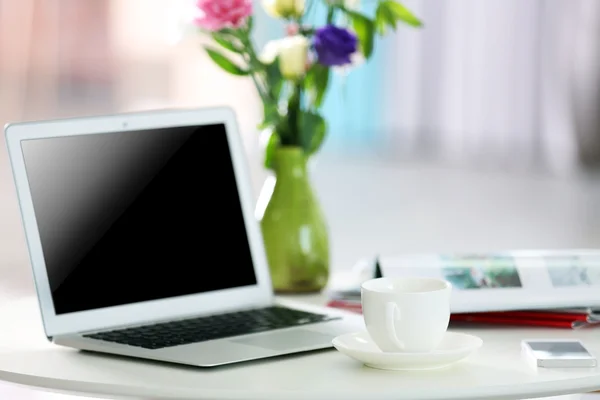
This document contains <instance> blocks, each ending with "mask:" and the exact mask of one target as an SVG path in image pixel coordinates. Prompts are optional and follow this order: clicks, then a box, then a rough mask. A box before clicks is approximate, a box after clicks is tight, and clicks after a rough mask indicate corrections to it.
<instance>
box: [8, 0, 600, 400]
mask: <svg viewBox="0 0 600 400" xmlns="http://www.w3.org/2000/svg"><path fill="white" fill-rule="evenodd" d="M371 3H373V2H369V1H368V0H365V1H364V5H363V7H364V8H365V12H368V11H369V7H370V6H371ZM403 3H404V4H405V5H406V6H408V7H409V8H410V9H412V10H413V11H414V12H415V13H416V14H417V15H418V16H419V17H420V18H421V19H422V20H423V21H424V22H425V27H424V28H422V29H419V30H415V29H411V28H405V27H400V28H399V30H398V32H397V33H396V34H395V35H392V36H391V37H389V38H386V39H385V40H381V41H379V42H377V43H376V51H375V57H374V58H373V59H372V60H371V61H370V62H369V63H368V64H366V65H363V66H361V67H359V68H357V69H356V70H354V71H352V72H351V73H350V74H349V75H342V74H340V75H338V76H336V77H335V79H334V87H333V89H332V90H331V91H330V93H329V96H328V98H327V99H326V104H325V114H326V117H327V118H328V120H329V122H330V132H329V136H328V139H327V142H326V144H325V147H324V149H323V151H322V152H321V153H320V154H319V156H318V157H316V158H315V160H314V162H313V177H312V178H313V181H314V184H315V186H316V190H317V192H318V195H319V197H320V199H321V202H322V204H323V207H324V209H325V213H326V215H327V218H328V221H329V226H330V231H331V238H332V252H333V254H332V258H333V266H332V267H333V268H334V270H340V269H344V268H350V267H351V266H352V265H353V264H354V263H355V262H356V261H357V260H358V259H360V258H362V257H371V256H373V255H375V254H393V253H405V252H432V251H487V250H506V249H532V248H535V249H547V248H548V249H563V248H596V247H598V245H600V175H599V174H598V172H597V166H599V165H600V41H599V40H598V38H599V37H600V1H598V0H529V1H522V0H444V1H440V0H405V1H404V2H403ZM193 13H194V2H193V0H192V1H190V0H127V1H123V0H120V1H117V0H85V1H81V0H19V1H15V0H0V123H1V124H5V123H7V122H11V121H24V120H38V119H47V118H58V117H71V116H81V115H94V114H106V113H114V112H126V111H137V110H148V109H159V108H173V107H202V106H212V105H223V104H226V105H230V106H232V107H233V108H234V109H235V111H236V112H237V115H238V119H239V124H240V126H241V128H242V135H243V139H244V143H245V146H246V150H247V154H248V162H249V168H250V169H251V171H252V179H253V187H254V190H255V194H256V196H257V197H258V195H259V193H260V190H261V186H262V184H263V182H264V179H265V178H266V177H267V173H266V172H265V171H264V170H263V168H262V164H261V162H262V154H261V147H260V142H259V135H258V132H257V129H256V128H255V127H256V124H257V122H258V121H259V120H260V118H261V115H260V112H261V107H260V104H259V101H258V99H257V96H256V95H255V93H254V88H253V86H252V84H251V82H248V81H247V80H245V79H242V78H236V77H232V76H230V75H226V74H224V73H223V72H222V71H221V70H219V69H218V68H217V67H216V66H214V64H213V63H211V62H210V61H209V60H208V59H207V58H206V56H205V55H204V54H203V52H202V51H201V47H200V44H201V42H202V40H203V39H202V38H200V37H199V35H197V34H196V32H194V30H193V29H190V28H189V26H188V25H187V24H186V23H187V22H188V21H189V19H190V17H191V16H193ZM256 15H257V16H256V18H257V22H256V23H255V26H256V27H257V30H256V37H255V40H256V42H257V44H258V45H261V44H263V43H265V42H266V41H267V40H269V39H273V38H276V37H279V36H281V35H282V34H283V26H281V25H279V24H278V23H276V22H274V21H273V20H271V19H269V18H268V17H267V16H266V15H265V14H263V13H262V10H261V9H260V7H258V6H257V7H256ZM3 140H4V139H2V141H3ZM199 156H202V155H199ZM207 173H209V172H208V171H207ZM11 179H12V177H11V171H10V168H9V164H8V161H7V155H6V148H5V146H4V143H2V145H1V146H0V293H1V294H0V301H1V299H2V298H3V296H4V298H5V297H11V296H13V297H14V296H20V295H23V294H30V293H32V285H31V278H30V275H29V264H28V260H27V251H26V247H25V242H24V238H23V232H22V229H21V225H20V219H19V218H20V217H19V214H18V208H17V201H16V195H15V191H14V189H13V186H12V181H11ZM198 184H199V185H201V180H200V183H198ZM2 390H11V389H2V387H1V386H0V394H2ZM12 390H17V389H12ZM7 393H8V392H7ZM15 393H16V392H15ZM18 395H19V396H23V397H22V398H31V399H34V398H35V399H37V398H40V399H41V398H44V399H45V398H46V397H39V396H46V395H41V394H38V393H34V392H25V391H24V390H21V389H18ZM14 396H15V397H13V398H16V396H17V394H14ZM26 396H29V397H26ZM35 396H38V397H35ZM48 396H50V395H48ZM0 397H2V396H0Z"/></svg>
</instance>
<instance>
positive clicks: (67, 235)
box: [6, 108, 360, 367]
mask: <svg viewBox="0 0 600 400" xmlns="http://www.w3.org/2000/svg"><path fill="white" fill-rule="evenodd" d="M6 138H7V144H8V150H9V155H10V161H11V165H12V169H13V174H14V179H15V183H16V188H17V193H18V197H19V204H20V209H21V214H22V219H23V224H24V229H25V234H26V238H27V244H28V248H29V254H30V259H31V264H32V268H33V276H34V280H35V286H36V290H37V294H38V299H39V305H40V308H41V314H42V318H43V324H44V329H45V332H46V336H47V337H48V338H49V339H50V340H51V341H53V342H54V343H57V344H59V345H64V346H69V347H74V348H78V349H83V350H90V351H97V352H105V353H113V354H120V355H125V356H132V357H140V358H146V359H152V360H159V361H167V362H174V363H181V364H188V365H195V366H202V367H209V366H217V365H223V364H230V363H235V362H240V361H246V360H253V359H260V358H265V357H272V356H277V355H282V354H290V353H297V352H302V351H308V350H316V349H322V348H328V347H330V346H331V340H332V339H333V338H334V337H335V336H336V335H338V334H341V333H345V332H349V331H353V330H356V329H357V327H360V322H359V321H358V320H357V317H354V316H351V315H348V314H346V313H340V312H337V311H334V310H329V309H326V308H311V307H307V306H303V307H301V306H299V305H289V304H288V305H282V304H280V303H277V302H276V300H275V298H274V295H273V292H272V288H271V282H270V277H269V270H268V265H267V260H266V256H265V251H264V247H263V242H262V237H261V232H260V229H259V225H258V222H257V221H256V220H255V217H254V213H253V207H254V197H253V194H252V191H251V185H250V180H249V176H248V173H247V165H246V160H245V155H244V149H243V146H242V143H241V139H240V135H239V133H238V128H237V124H236V121H235V116H234V114H233V112H232V111H231V110H229V109H227V108H215V109H201V110H177V111H157V112H146V113H133V114H123V115H112V116H101V117H89V118H76V119H65V120H55V121H43V122H29V123H17V124H10V125H8V126H7V127H6Z"/></svg>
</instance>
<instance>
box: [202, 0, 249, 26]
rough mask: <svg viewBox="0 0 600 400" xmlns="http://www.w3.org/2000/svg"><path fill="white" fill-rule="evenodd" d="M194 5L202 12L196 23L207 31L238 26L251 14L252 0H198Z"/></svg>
mask: <svg viewBox="0 0 600 400" xmlns="http://www.w3.org/2000/svg"><path fill="white" fill-rule="evenodd" d="M196 6H197V7H198V8H199V9H200V11H201V12H202V14H203V15H202V16H201V17H199V18H197V19H196V20H195V23H196V25H198V26H200V27H201V28H204V29H207V30H209V31H219V30H221V29H223V28H239V27H240V26H242V25H243V24H244V22H246V19H247V18H248V17H249V16H250V15H251V14H252V0H198V2H197V3H196Z"/></svg>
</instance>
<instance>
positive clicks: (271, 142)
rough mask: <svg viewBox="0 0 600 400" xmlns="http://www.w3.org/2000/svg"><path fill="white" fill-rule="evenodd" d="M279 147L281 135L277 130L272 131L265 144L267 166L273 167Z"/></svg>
mask: <svg viewBox="0 0 600 400" xmlns="http://www.w3.org/2000/svg"><path fill="white" fill-rule="evenodd" d="M277 147H279V136H277V134H276V133H275V132H271V133H270V134H269V138H268V139H267V143H266V144H265V168H267V169H273V157H274V155H275V150H277Z"/></svg>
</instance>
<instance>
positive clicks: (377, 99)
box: [255, 2, 386, 151]
mask: <svg viewBox="0 0 600 400" xmlns="http://www.w3.org/2000/svg"><path fill="white" fill-rule="evenodd" d="M372 3H373V4H366V5H364V6H363V8H362V10H361V12H363V13H365V14H366V15H373V14H374V11H375V6H376V4H377V2H372ZM258 8H261V7H260V5H257V7H256V8H255V9H258ZM326 14H327V12H326V7H324V6H323V5H322V4H321V2H318V4H317V5H315V6H314V9H312V10H310V12H309V15H307V18H306V23H307V24H310V25H314V26H316V27H318V26H322V25H323V24H324V23H325V21H326ZM255 15H256V18H257V23H256V24H255V26H259V27H261V28H260V29H259V30H258V31H257V32H256V37H255V39H256V43H257V44H258V46H259V47H262V46H263V45H264V43H266V42H267V41H268V40H272V39H278V38H281V37H282V36H283V35H285V25H284V24H283V23H282V22H281V21H277V20H275V19H273V18H270V17H269V16H267V15H266V14H265V13H264V11H263V10H262V9H261V10H257V12H256V13H255ZM384 46H385V44H384V43H383V42H382V41H381V40H377V39H376V42H375V51H374V53H373V56H372V57H371V59H370V60H369V61H368V62H366V63H365V64H363V65H361V66H359V67H357V68H354V69H352V70H351V71H350V73H349V74H343V73H341V72H337V71H336V72H332V79H331V81H330V87H329V90H328V91H327V96H326V98H325V101H324V103H323V109H322V112H323V116H324V117H325V119H326V120H327V123H328V134H327V139H326V142H325V144H324V147H323V150H324V151H328V150H333V151H335V150H338V149H343V148H348V147H356V148H360V147H363V146H365V147H369V146H372V145H375V143H377V142H378V141H379V139H380V137H381V136H382V135H383V131H384V126H383V118H382V116H383V111H384V110H383V107H384V99H383V91H382V85H383V84H384V78H385V77H384V76H383V74H382V71H383V66H384V62H385V53H386V52H385V51H382V48H383V47H384Z"/></svg>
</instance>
